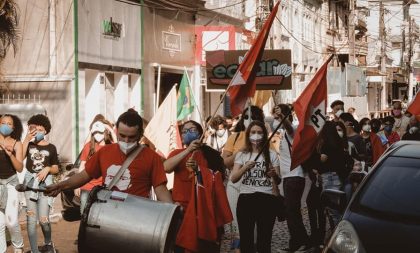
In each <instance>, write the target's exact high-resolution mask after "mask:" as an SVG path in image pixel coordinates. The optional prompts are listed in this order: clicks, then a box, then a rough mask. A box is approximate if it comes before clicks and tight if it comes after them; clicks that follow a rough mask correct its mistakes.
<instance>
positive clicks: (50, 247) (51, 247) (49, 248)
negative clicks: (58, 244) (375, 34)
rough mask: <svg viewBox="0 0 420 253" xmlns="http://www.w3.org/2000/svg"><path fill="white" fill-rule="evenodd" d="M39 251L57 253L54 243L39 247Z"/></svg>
mask: <svg viewBox="0 0 420 253" xmlns="http://www.w3.org/2000/svg"><path fill="white" fill-rule="evenodd" d="M38 250H39V251H40V252H42V253H56V250H55V247H54V243H49V244H45V245H42V246H39V247H38Z"/></svg>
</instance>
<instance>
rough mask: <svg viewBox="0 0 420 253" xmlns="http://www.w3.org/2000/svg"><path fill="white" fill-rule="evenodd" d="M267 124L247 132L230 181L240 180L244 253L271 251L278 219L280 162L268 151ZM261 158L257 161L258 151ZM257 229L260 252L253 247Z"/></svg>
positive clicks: (255, 125) (253, 126)
mask: <svg viewBox="0 0 420 253" xmlns="http://www.w3.org/2000/svg"><path fill="white" fill-rule="evenodd" d="M267 138H268V133H267V129H266V128H265V126H264V123H262V122H259V121H253V122H251V123H250V125H249V126H248V128H247V129H246V133H245V147H244V149H243V150H242V151H240V152H238V154H237V155H236V157H235V163H234V165H233V170H232V175H231V181H232V182H233V183H236V182H238V181H241V187H240V194H239V199H238V205H237V209H236V215H237V219H238V225H239V234H240V238H241V241H240V249H241V253H247V252H250V253H251V252H252V253H254V252H259V253H267V252H271V237H272V233H273V226H274V222H275V218H276V213H275V211H276V210H275V201H276V199H275V196H274V194H276V193H277V192H278V184H279V183H280V178H279V176H278V173H279V169H280V163H279V158H278V156H277V154H276V153H275V152H274V151H272V150H270V149H269V145H266V147H264V149H263V146H264V143H265V142H267ZM261 151H263V152H262V155H261V156H259V157H258V159H257V161H254V160H255V158H256V157H257V155H258V153H259V152H261ZM255 225H256V226H257V249H255V246H254V227H255Z"/></svg>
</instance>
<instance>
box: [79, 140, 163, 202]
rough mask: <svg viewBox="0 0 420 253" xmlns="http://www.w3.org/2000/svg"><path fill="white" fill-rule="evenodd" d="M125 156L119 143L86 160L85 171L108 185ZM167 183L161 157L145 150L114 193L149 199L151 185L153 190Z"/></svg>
mask: <svg viewBox="0 0 420 253" xmlns="http://www.w3.org/2000/svg"><path fill="white" fill-rule="evenodd" d="M126 157H127V156H126V155H125V154H124V153H123V152H122V151H121V150H120V147H119V146H118V144H110V145H106V146H105V147H103V148H101V149H100V150H99V151H98V152H96V153H95V154H94V155H93V156H92V157H91V158H90V159H89V161H87V163H86V172H87V173H88V174H89V176H90V177H92V178H99V177H100V176H102V177H103V182H104V183H105V184H109V183H110V182H111V180H112V178H114V176H115V174H116V173H117V172H118V170H119V169H120V168H121V165H122V164H123V162H124V160H125V159H126ZM166 181H167V179H166V174H165V170H164V169H163V163H162V160H161V158H160V156H159V155H158V154H156V153H155V152H154V151H153V150H151V149H150V148H148V147H144V148H143V150H142V151H141V152H140V153H139V154H138V155H137V157H136V158H134V160H133V162H132V163H131V164H130V165H129V166H128V169H127V170H126V171H125V172H124V174H123V175H122V176H121V179H120V181H119V182H118V183H117V184H116V185H115V186H114V188H113V190H117V191H121V192H126V193H129V194H133V195H136V196H140V197H145V198H148V197H149V196H150V190H151V187H152V186H153V187H154V188H156V187H158V186H159V185H162V184H164V185H166Z"/></svg>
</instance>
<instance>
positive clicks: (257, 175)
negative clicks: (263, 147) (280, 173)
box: [235, 150, 280, 194]
mask: <svg viewBox="0 0 420 253" xmlns="http://www.w3.org/2000/svg"><path fill="white" fill-rule="evenodd" d="M257 155H258V154H257V153H245V152H243V151H240V152H238V153H237V154H236V157H235V164H240V165H243V164H245V163H246V162H247V161H253V160H254V159H255V157H257ZM270 160H271V166H272V167H278V166H279V165H280V164H279V157H278V155H277V153H276V152H274V151H272V150H270ZM255 192H261V193H267V194H273V187H272V184H271V179H270V178H269V177H267V176H266V166H265V160H264V155H260V157H258V160H257V162H256V164H255V166H254V167H253V168H251V169H250V170H248V171H247V172H245V173H244V174H243V175H242V178H241V187H240V194H242V193H255Z"/></svg>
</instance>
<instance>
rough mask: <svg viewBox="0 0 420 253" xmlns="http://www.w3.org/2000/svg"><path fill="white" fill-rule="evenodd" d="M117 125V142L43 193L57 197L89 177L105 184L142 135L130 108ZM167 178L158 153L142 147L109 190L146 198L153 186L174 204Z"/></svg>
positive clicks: (160, 196) (160, 197)
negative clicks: (100, 180) (82, 168)
mask: <svg viewBox="0 0 420 253" xmlns="http://www.w3.org/2000/svg"><path fill="white" fill-rule="evenodd" d="M116 126H117V137H118V143H116V144H110V145H108V146H106V147H104V148H102V149H101V150H99V151H98V152H96V153H95V154H94V155H93V156H92V157H91V158H90V159H89V160H88V161H87V162H86V166H85V170H84V171H82V172H80V173H78V174H76V175H74V176H72V177H70V178H69V179H67V180H65V181H62V182H59V183H57V184H53V185H50V186H48V187H47V190H46V194H47V195H49V196H57V195H58V194H59V193H60V192H61V191H63V190H67V189H75V188H78V187H80V186H82V185H84V184H86V183H87V182H89V181H90V180H91V179H93V178H99V177H101V176H102V178H103V180H104V183H105V184H107V185H108V184H109V183H110V182H111V180H112V179H113V178H114V176H115V175H116V173H117V172H118V171H119V169H120V168H121V165H122V164H123V162H124V160H125V159H126V158H127V157H128V155H129V154H130V153H131V152H132V151H133V150H135V149H136V148H137V147H138V145H139V140H140V138H141V137H142V136H143V120H142V118H141V117H140V115H139V114H138V113H137V112H136V111H135V110H133V109H129V110H128V111H126V112H125V113H123V114H121V116H120V117H119V118H118V120H117V123H116ZM166 181H167V179H166V174H165V171H164V169H163V163H162V160H161V158H160V156H159V155H158V154H157V153H155V152H154V151H153V150H151V149H149V148H148V147H144V148H143V149H142V150H141V151H140V153H139V154H138V155H137V157H135V158H134V160H133V162H132V163H131V164H130V165H129V166H128V169H127V170H125V172H124V174H123V175H122V176H121V178H120V180H119V181H118V183H117V184H116V185H115V186H114V187H113V189H112V190H116V191H120V192H125V193H129V194H132V195H136V196H140V197H145V198H149V194H150V190H151V187H152V186H153V188H154V191H155V193H156V196H157V199H158V200H159V201H162V202H168V203H173V201H172V196H171V194H170V192H169V191H168V189H167V188H166Z"/></svg>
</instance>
